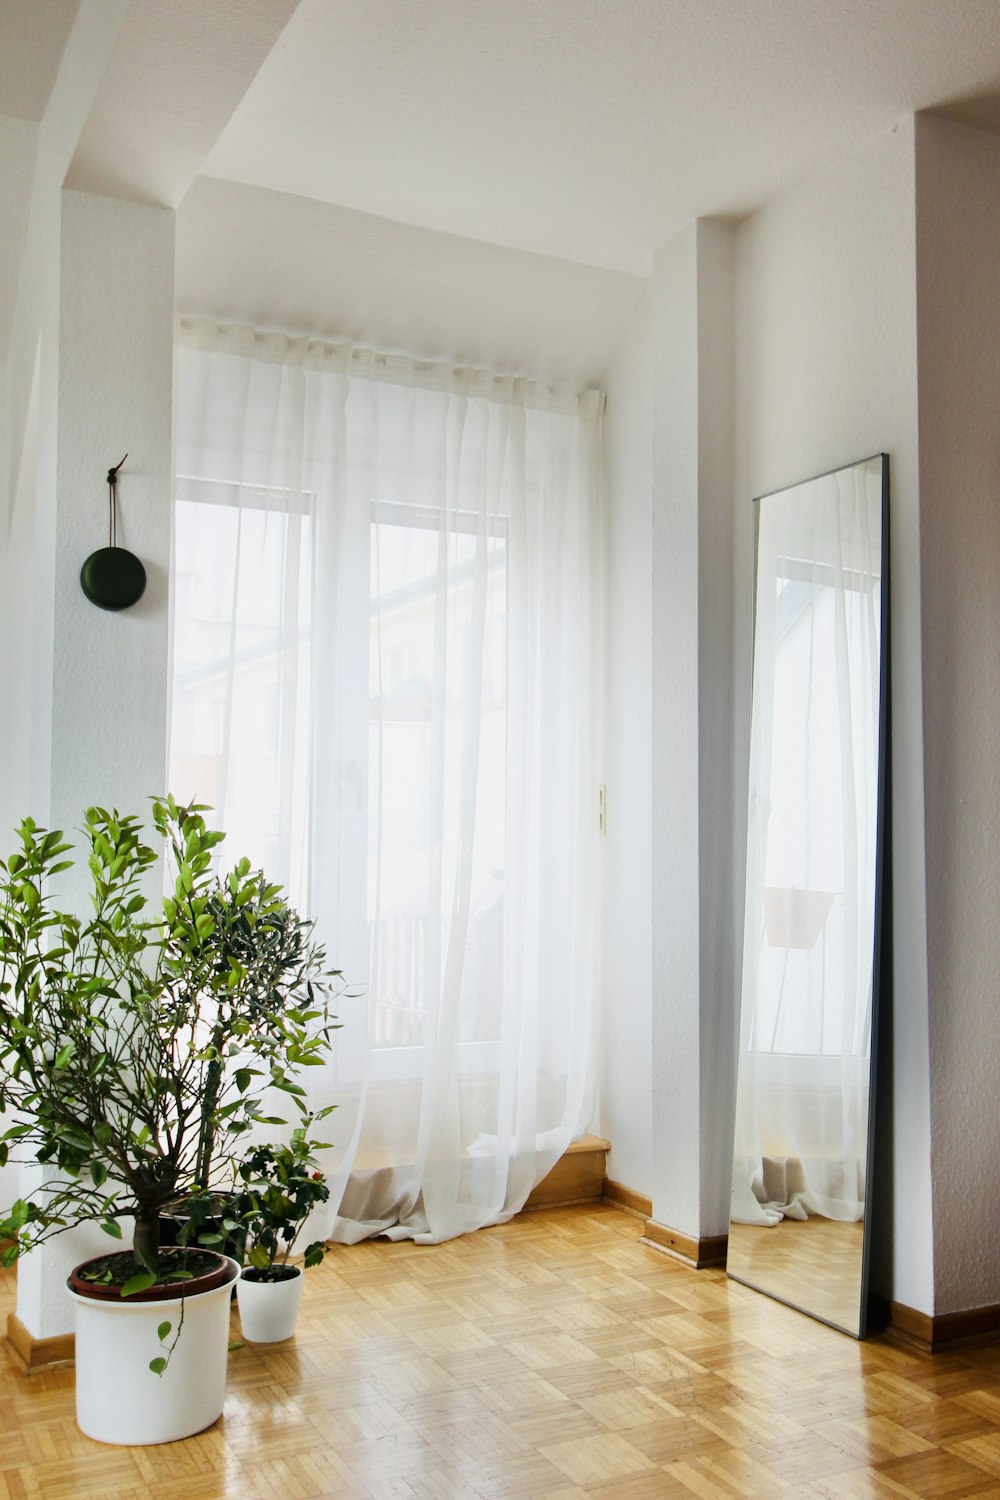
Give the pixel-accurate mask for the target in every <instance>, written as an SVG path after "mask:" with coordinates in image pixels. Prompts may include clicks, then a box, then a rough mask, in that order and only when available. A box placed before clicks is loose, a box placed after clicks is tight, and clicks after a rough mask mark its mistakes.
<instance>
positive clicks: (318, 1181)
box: [236, 1106, 332, 1344]
mask: <svg viewBox="0 0 1000 1500" xmlns="http://www.w3.org/2000/svg"><path fill="white" fill-rule="evenodd" d="M331 1108H332V1106H329V1107H328V1108H327V1109H322V1110H318V1111H317V1112H316V1113H315V1114H310V1115H307V1116H306V1118H305V1120H304V1122H303V1123H302V1124H301V1125H300V1126H298V1127H297V1128H296V1129H295V1130H294V1131H293V1132H292V1137H291V1140H290V1142H289V1143H288V1144H287V1145H279V1146H274V1145H264V1146H257V1147H256V1148H255V1149H254V1150H252V1151H251V1152H250V1154H249V1155H248V1156H247V1157H246V1158H245V1160H244V1161H243V1162H242V1163H241V1164H240V1167H239V1171H238V1177H239V1180H240V1182H241V1183H242V1188H241V1190H240V1191H239V1192H238V1194H237V1197H236V1210H237V1215H238V1222H239V1224H240V1227H241V1228H242V1230H243V1232H244V1234H245V1235H246V1247H247V1254H246V1259H247V1264H246V1265H245V1266H244V1268H243V1271H242V1273H241V1275H240V1279H239V1281H238V1282H237V1284H236V1296H237V1300H238V1301H239V1305H240V1324H241V1327H242V1329H243V1337H244V1338H245V1339H247V1341H248V1342H249V1343H251V1344H276V1343H280V1342H281V1341H282V1340H284V1339H290V1338H291V1336H292V1334H293V1333H294V1332H295V1322H296V1319H297V1317H298V1312H299V1303H300V1302H301V1300H302V1286H303V1281H302V1269H303V1267H302V1266H298V1265H292V1264H290V1257H291V1254H292V1249H293V1247H294V1245H295V1241H296V1239H297V1238H298V1236H299V1233H300V1232H301V1230H302V1228H303V1226H304V1225H305V1222H306V1220H307V1219H308V1218H309V1215H310V1214H311V1213H312V1211H313V1209H314V1208H316V1207H317V1206H318V1205H319V1204H320V1203H325V1202H326V1200H327V1199H328V1198H329V1196H330V1189H329V1188H328V1187H327V1185H326V1183H325V1182H324V1180H323V1173H322V1172H321V1171H320V1170H319V1166H318V1163H317V1162H316V1159H315V1157H314V1156H313V1151H314V1150H316V1149H321V1147H320V1145H319V1143H315V1142H314V1143H310V1141H309V1138H308V1135H309V1127H310V1126H311V1125H312V1123H313V1121H314V1120H319V1119H322V1118H323V1117H324V1116H325V1115H327V1114H329V1113H330V1109H331ZM325 1253H326V1245H325V1243H324V1242H323V1241H322V1240H315V1241H313V1243H312V1244H310V1245H307V1246H306V1249H305V1254H304V1256H303V1266H305V1267H306V1268H308V1267H310V1266H318V1265H319V1264H320V1262H321V1261H322V1259H323V1256H324V1255H325Z"/></svg>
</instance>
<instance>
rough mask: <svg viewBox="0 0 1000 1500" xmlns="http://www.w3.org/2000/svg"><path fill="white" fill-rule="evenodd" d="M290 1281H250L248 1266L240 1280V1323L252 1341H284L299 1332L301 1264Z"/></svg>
mask: <svg viewBox="0 0 1000 1500" xmlns="http://www.w3.org/2000/svg"><path fill="white" fill-rule="evenodd" d="M289 1269H290V1270H293V1271H294V1272H295V1274H294V1276H289V1277H288V1279H287V1280H286V1281H248V1280H247V1279H246V1270H244V1271H243V1274H242V1276H241V1277H240V1279H239V1281H238V1282H237V1283H236V1299H237V1301H238V1302H239V1305H240V1326H241V1327H242V1329H243V1337H244V1338H245V1339H246V1340H247V1342H248V1343H250V1344H280V1343H281V1342H282V1341H283V1340H284V1339H290V1338H291V1336H292V1334H293V1333H294V1332H295V1320H296V1319H297V1317H298V1315H299V1303H300V1302H301V1301H302V1287H303V1284H304V1283H303V1276H302V1268H301V1266H292V1267H290V1268H289Z"/></svg>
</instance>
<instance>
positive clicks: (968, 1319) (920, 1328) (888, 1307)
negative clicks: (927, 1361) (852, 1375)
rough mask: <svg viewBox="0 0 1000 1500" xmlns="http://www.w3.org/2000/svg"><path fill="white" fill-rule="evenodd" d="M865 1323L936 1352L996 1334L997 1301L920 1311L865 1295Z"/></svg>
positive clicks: (999, 1331) (999, 1318)
mask: <svg viewBox="0 0 1000 1500" xmlns="http://www.w3.org/2000/svg"><path fill="white" fill-rule="evenodd" d="M868 1312H869V1324H870V1326H871V1328H872V1331H873V1332H874V1331H878V1330H884V1331H885V1332H886V1333H889V1334H892V1335H895V1336H896V1337H898V1338H901V1339H903V1340H905V1342H906V1343H908V1344H913V1345H915V1346H916V1347H917V1348H918V1349H922V1350H923V1351H924V1353H926V1354H939V1353H940V1352H941V1350H942V1349H953V1348H955V1346H956V1345H958V1344H969V1343H981V1342H982V1341H983V1340H985V1339H993V1338H996V1337H997V1335H998V1334H1000V1303H992V1304H990V1305H989V1306H987V1307H970V1308H967V1309H966V1310H965V1311H964V1312H953V1313H936V1314H931V1313H924V1312H919V1311H918V1310H917V1309H916V1308H915V1307H907V1306H906V1304H905V1302H891V1301H890V1300H889V1299H888V1297H881V1296H878V1295H873V1296H872V1297H871V1298H869V1308H868Z"/></svg>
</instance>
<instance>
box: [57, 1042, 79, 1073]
mask: <svg viewBox="0 0 1000 1500" xmlns="http://www.w3.org/2000/svg"><path fill="white" fill-rule="evenodd" d="M75 1050H76V1049H75V1047H74V1045H73V1043H72V1042H67V1043H66V1045H65V1047H60V1048H59V1051H58V1052H57V1053H56V1060H55V1066H56V1067H57V1068H64V1067H65V1066H66V1064H67V1063H68V1062H69V1060H70V1058H71V1057H72V1056H73V1053H74V1051H75Z"/></svg>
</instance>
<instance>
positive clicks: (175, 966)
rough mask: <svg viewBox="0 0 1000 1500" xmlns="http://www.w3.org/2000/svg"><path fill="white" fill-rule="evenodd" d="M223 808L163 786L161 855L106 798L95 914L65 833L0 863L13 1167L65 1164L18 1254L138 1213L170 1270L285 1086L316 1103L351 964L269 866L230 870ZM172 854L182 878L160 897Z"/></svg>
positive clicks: (21, 1228) (25, 840) (144, 1256)
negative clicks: (219, 813) (332, 953)
mask: <svg viewBox="0 0 1000 1500" xmlns="http://www.w3.org/2000/svg"><path fill="white" fill-rule="evenodd" d="M206 810H207V809H205V808H202V807H180V806H178V805H177V803H176V802H175V801H174V799H173V798H171V797H168V798H166V799H165V800H162V801H161V800H155V801H154V802H153V821H154V824H155V827H156V830H157V833H158V835H159V838H160V850H159V851H157V850H156V849H154V848H153V847H151V845H150V844H148V843H146V842H145V841H144V831H143V828H142V826H141V823H140V821H139V819H138V818H136V817H134V816H119V815H118V814H117V813H115V812H110V813H109V812H106V811H105V810H104V809H102V808H91V809H89V811H88V813H87V815H86V820H85V824H84V829H83V833H84V837H85V843H86V851H87V864H88V868H89V872H90V883H91V896H92V906H93V915H92V916H89V917H87V918H86V919H82V918H80V917H79V916H77V915H76V914H74V913H72V912H67V911H63V910H60V909H59V907H58V906H57V905H56V904H55V902H54V900H53V898H52V896H51V894H50V885H51V883H52V881H53V879H54V877H57V876H58V875H59V874H60V872H62V871H64V870H66V869H68V868H70V866H71V864H72V860H70V859H67V858H66V856H67V855H68V854H69V852H70V845H69V844H67V843H66V842H65V841H64V839H63V835H62V833H60V832H55V831H52V832H49V831H46V830H45V829H42V828H39V827H37V826H36V825H35V824H34V823H33V822H32V821H31V820H30V819H27V820H26V821H25V822H24V823H23V824H22V825H21V828H20V829H19V831H18V833H19V839H20V848H19V850H18V851H17V852H16V853H14V854H12V855H11V856H10V857H9V858H8V859H7V861H6V863H4V862H2V861H0V1110H3V1111H4V1112H5V1113H6V1114H7V1117H8V1118H9V1119H11V1120H13V1122H14V1123H12V1124H10V1125H9V1127H8V1128H7V1130H6V1132H5V1133H4V1134H3V1136H2V1137H0V1164H2V1163H5V1162H6V1161H7V1159H8V1156H9V1155H10V1153H11V1151H12V1149H17V1148H20V1150H19V1155H20V1157H21V1159H24V1158H25V1157H27V1158H29V1159H34V1160H36V1161H38V1162H42V1163H49V1164H51V1166H52V1167H53V1168H57V1169H58V1171H54V1172H52V1173H51V1174H48V1175H49V1177H50V1181H48V1182H47V1183H46V1185H45V1186H44V1187H42V1188H41V1189H40V1190H39V1191H38V1192H37V1193H35V1194H33V1196H32V1197H30V1198H21V1199H19V1200H18V1201H17V1202H16V1203H15V1204H14V1206H13V1208H12V1209H11V1210H10V1212H9V1214H8V1215H7V1216H6V1218H5V1219H2V1220H0V1238H3V1239H4V1240H5V1241H6V1242H7V1243H6V1246H5V1249H4V1251H3V1259H4V1261H5V1263H7V1264H9V1263H11V1262H12V1261H13V1260H14V1259H16V1258H17V1256H18V1255H19V1254H21V1253H23V1252H24V1251H26V1250H29V1249H31V1248H32V1247H33V1246H35V1245H37V1244H39V1243H40V1242H41V1241H43V1240H45V1239H47V1238H49V1237H50V1236H51V1235H53V1234H57V1233H59V1232H60V1231H61V1230H63V1229H66V1228H68V1227H70V1226H71V1225H73V1224H77V1223H80V1222H82V1221H84V1220H92V1219H95V1220H97V1221H98V1222H100V1223H101V1224H102V1226H103V1227H104V1228H105V1229H106V1230H107V1231H108V1233H109V1234H111V1235H113V1236H115V1237H116V1238H120V1230H119V1227H118V1223H117V1219H118V1218H119V1217H120V1216H122V1215H132V1216H134V1218H135V1240H134V1247H135V1254H136V1256H137V1257H138V1259H139V1261H140V1262H141V1264H142V1267H143V1268H144V1269H143V1270H142V1271H140V1273H139V1277H138V1278H137V1279H138V1281H139V1283H140V1284H139V1285H136V1286H133V1287H132V1290H142V1289H144V1288H145V1287H146V1286H148V1285H152V1284H153V1283H154V1281H155V1280H157V1279H158V1278H159V1277H160V1276H161V1274H162V1273H163V1266H162V1265H161V1264H160V1250H159V1227H160V1226H159V1221H160V1215H161V1213H162V1212H163V1211H164V1210H165V1209H169V1208H170V1206H171V1205H172V1204H174V1203H176V1201H177V1200H178V1198H179V1197H181V1196H184V1195H193V1196H194V1198H195V1199H196V1200H197V1199H198V1198H199V1197H201V1198H203V1197H204V1195H205V1194H206V1193H207V1192H208V1190H209V1189H210V1188H211V1187H212V1186H213V1177H218V1176H219V1175H220V1174H221V1175H223V1176H224V1175H225V1170H226V1167H227V1164H229V1165H230V1166H232V1165H233V1164H234V1163H235V1162H236V1160H237V1159H238V1158H239V1157H241V1156H242V1155H243V1154H244V1151H245V1146H246V1143H245V1141H244V1140H243V1139H242V1137H244V1136H245V1135H246V1133H247V1132H248V1131H250V1130H252V1129H253V1128H254V1127H255V1125H258V1124H260V1123H266V1124H282V1123H285V1122H284V1119H283V1118H282V1117H280V1116H278V1117H276V1116H274V1115H271V1114H265V1113H264V1108H265V1106H264V1096H265V1094H266V1092H267V1091H268V1090H269V1089H275V1090H278V1091H280V1092H281V1093H283V1094H284V1095H285V1096H287V1098H288V1099H289V1101H290V1102H294V1104H295V1105H296V1106H297V1108H298V1111H299V1113H300V1114H302V1115H303V1116H305V1115H306V1109H305V1105H304V1102H303V1100H304V1090H303V1088H302V1085H301V1083H300V1082H299V1081H298V1079H297V1076H296V1075H297V1073H298V1070H299V1069H300V1068H302V1067H308V1066H310V1065H315V1064H317V1063H320V1062H322V1061H323V1060H324V1058H325V1056H326V1054H327V1049H328V1046H329V1042H330V1037H331V1032H332V1030H333V1029H334V1026H335V1022H334V1020H333V1017H332V1014H331V1011H330V1005H331V1000H332V997H333V995H334V994H335V993H336V992H337V990H338V988H339V977H340V976H339V973H338V972H337V971H336V970H332V969H329V968H328V967H327V965H326V959H325V955H324V952H323V949H322V948H321V947H319V946H318V945H317V944H316V943H315V942H313V940H312V935H311V925H310V924H309V923H307V922H305V921H303V920H302V919H301V918H300V917H299V916H298V915H297V914H296V912H295V911H294V910H293V909H292V908H291V907H290V906H289V904H288V902H287V901H286V900H285V898H284V897H283V895H282V893H281V890H280V888H279V887H277V886H275V885H272V884H270V883H269V882H268V881H267V879H266V877H265V876H264V874H263V873H262V872H260V871H252V870H251V869H250V866H249V863H248V861H247V860H245V859H243V860H241V861H240V862H239V863H238V864H237V865H236V866H235V868H234V869H233V870H232V872H231V873H229V874H228V875H226V876H224V877H219V876H218V875H217V874H216V872H215V867H214V862H213V861H214V856H213V850H214V849H215V847H216V846H217V845H218V844H219V843H220V841H221V840H222V838H223V835H222V834H221V833H218V832H214V831H213V830H211V829H210V828H209V827H208V826H207V824H206V822H205V820H204V817H203V816H202V814H203V813H204V812H205V811H206ZM161 857H164V858H166V859H167V861H168V865H169V868H170V876H169V884H170V887H171V890H170V894H169V895H168V896H166V897H165V898H164V899H163V900H162V902H153V903H151V902H150V901H149V899H148V897H147V895H146V893H145V891H146V888H147V887H148V886H149V884H150V883H151V882H150V873H149V872H150V870H151V867H152V866H154V865H155V864H156V863H157V860H158V859H159V858H161ZM151 904H152V907H153V915H150V914H149V909H150V905H151ZM324 1113H325V1111H324ZM231 1180H232V1179H231V1176H230V1181H231ZM205 1238H206V1237H205V1236H202V1239H203V1241H204V1239H205ZM208 1238H211V1236H209V1237H208Z"/></svg>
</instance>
